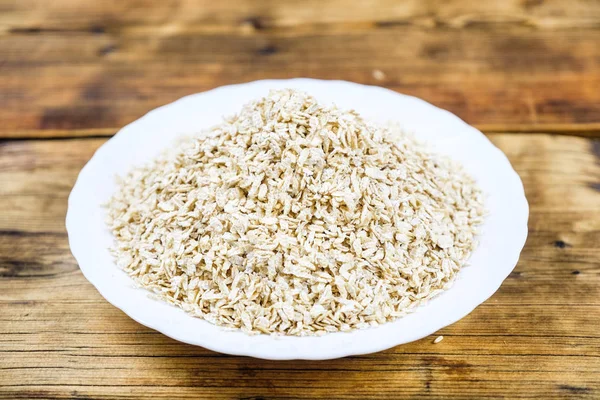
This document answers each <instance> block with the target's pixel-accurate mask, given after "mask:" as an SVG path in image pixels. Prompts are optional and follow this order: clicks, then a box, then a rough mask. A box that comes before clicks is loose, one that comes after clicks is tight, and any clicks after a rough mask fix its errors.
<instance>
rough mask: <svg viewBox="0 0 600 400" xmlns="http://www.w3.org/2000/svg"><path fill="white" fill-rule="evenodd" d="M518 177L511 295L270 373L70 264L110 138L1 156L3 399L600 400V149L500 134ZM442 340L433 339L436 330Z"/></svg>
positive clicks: (265, 364)
mask: <svg viewBox="0 0 600 400" xmlns="http://www.w3.org/2000/svg"><path fill="white" fill-rule="evenodd" d="M490 138H491V139H492V141H493V142H494V143H495V144H496V145H498V146H499V147H500V148H501V149H502V150H503V151H504V152H505V153H506V154H507V156H508V157H509V158H510V160H511V162H512V163H513V165H514V166H515V168H516V169H517V171H518V172H519V174H520V176H521V177H522V178H523V181H524V184H525V188H526V192H527V193H526V194H527V197H528V199H529V201H530V203H531V218H530V222H529V227H530V237H529V239H528V241H527V245H526V247H525V249H524V251H523V254H522V256H521V259H520V261H519V264H518V266H517V268H516V269H515V271H514V272H513V273H512V274H511V275H510V277H509V278H508V279H507V280H506V281H505V282H504V284H503V285H502V287H501V289H500V290H499V291H498V292H497V293H496V294H495V295H494V296H493V297H492V298H491V299H490V300H488V301H487V302H486V303H484V304H483V305H481V306H480V307H478V308H477V309H476V310H475V311H474V312H473V313H472V314H471V315H469V316H468V317H466V318H465V319H463V320H461V321H460V322H458V323H456V324H454V325H452V326H450V327H448V328H445V329H443V330H442V331H440V332H439V334H442V335H444V337H445V339H444V340H443V341H442V342H441V343H439V344H432V340H433V338H434V337H435V335H434V336H432V337H429V338H426V339H423V340H420V341H418V342H415V343H411V344H408V345H404V346H399V347H396V348H394V349H390V350H388V351H385V352H382V353H377V354H372V355H367V356H359V357H349V358H344V359H340V360H332V361H322V362H307V361H289V362H273V361H261V360H254V359H250V358H243V357H231V356H225V355H220V354H216V353H213V352H210V351H208V350H204V349H202V348H199V347H194V346H189V345H185V344H181V343H178V342H175V341H173V340H171V339H169V338H167V337H165V336H162V335H161V334H159V333H156V332H153V331H151V330H150V329H147V328H145V327H143V326H141V325H139V324H137V323H136V322H134V321H132V320H131V319H129V318H128V317H127V316H125V315H124V314H123V313H122V312H120V311H119V310H117V309H116V308H114V307H112V306H111V305H110V304H108V303H107V302H106V301H105V300H103V299H102V298H101V297H100V295H99V294H98V293H97V292H96V291H95V289H94V288H93V287H92V286H91V285H90V284H89V283H88V282H87V281H86V280H85V279H84V278H83V276H82V275H81V273H80V272H79V270H78V267H77V264H76V262H75V260H74V259H73V258H72V256H71V255H70V253H69V249H68V244H67V237H66V233H65V229H64V223H63V220H64V216H65V211H66V200H67V196H68V194H69V191H70V188H71V186H72V184H73V182H74V180H75V178H76V175H77V173H78V171H79V169H80V168H81V167H82V166H83V164H84V163H85V162H86V161H87V160H88V159H89V158H90V157H91V155H92V154H93V152H94V151H95V150H96V149H97V148H98V147H99V146H100V145H101V144H102V143H103V142H104V141H105V139H93V138H91V139H66V140H50V141H48V140H26V141H7V142H5V143H4V144H3V145H2V147H0V160H1V163H0V209H2V210H5V212H3V213H2V214H1V215H0V277H1V278H0V320H1V321H2V322H1V323H0V369H2V372H1V373H0V397H6V398H15V397H22V398H31V397H36V396H40V397H52V398H54V397H56V398H86V396H88V397H91V398H97V397H110V398H123V397H137V396H139V395H142V394H144V395H148V396H149V395H152V396H155V397H157V398H173V396H176V397H180V396H181V397H190V398H197V397H198V396H200V397H206V398H217V397H222V398H341V397H346V398H364V397H369V398H390V397H413V398H421V397H422V396H425V395H432V396H433V397H439V398H450V397H465V396H472V397H476V398H481V397H485V396H489V397H502V396H505V397H509V398H514V397H534V396H539V397H540V398H565V397H569V396H572V397H582V398H598V396H600V379H599V376H600V375H599V374H600V329H599V328H600V322H599V321H600V251H599V250H598V245H599V243H600V208H599V207H598V205H599V204H600V194H599V193H598V185H599V184H600V166H599V165H598V154H597V153H598V150H599V148H600V142H599V141H598V140H593V139H587V138H580V137H570V136H552V135H545V134H531V135H526V134H519V135H515V134H492V135H490ZM436 335H437V334H436Z"/></svg>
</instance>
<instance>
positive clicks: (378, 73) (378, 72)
mask: <svg viewBox="0 0 600 400" xmlns="http://www.w3.org/2000/svg"><path fill="white" fill-rule="evenodd" d="M373 78H375V79H376V80H378V81H382V80H384V79H385V73H384V72H383V71H382V70H380V69H374V70H373Z"/></svg>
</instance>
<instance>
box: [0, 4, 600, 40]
mask: <svg viewBox="0 0 600 400" xmlns="http://www.w3.org/2000/svg"><path fill="white" fill-rule="evenodd" d="M0 4H2V11H3V13H2V14H0V31H5V32H7V31H13V32H15V31H16V32H25V33H36V32H39V31H44V30H47V31H57V30H60V31H69V30H70V31H77V30H88V31H91V32H94V33H101V32H103V31H105V30H116V29H123V28H124V27H125V28H127V27H139V26H142V27H153V28H155V27H158V28H162V30H163V31H165V30H171V31H172V30H176V29H181V27H182V26H183V27H184V28H189V27H190V26H194V28H196V30H204V31H215V30H217V31H225V30H233V29H235V28H236V27H237V28H238V29H239V27H240V25H242V26H243V25H244V24H248V25H250V26H249V27H250V28H253V29H258V30H260V29H273V28H278V27H279V28H290V27H298V26H302V25H318V26H323V25H326V26H331V25H336V24H348V25H349V24H369V23H372V22H377V23H379V24H380V25H384V26H386V25H392V24H397V25H400V24H404V25H409V24H414V25H418V26H425V27H429V26H433V25H436V24H439V25H448V26H451V27H455V28H460V27H464V26H469V25H475V24H485V23H495V24H498V23H521V24H526V25H528V26H532V27H536V28H541V29H544V28H546V29H556V28H563V29H564V28H581V27H586V26H597V25H598V19H599V18H600V6H599V5H598V4H597V3H595V2H589V1H584V0H573V1H570V2H569V3H568V6H567V5H566V4H565V2H564V1H561V0H546V1H510V2H506V1H486V2H473V1H469V0H458V1H453V2H444V1H438V0H408V1H403V2H397V1H393V0H374V1H369V2H356V3H354V4H352V7H348V4H347V3H346V2H345V1H344V0H332V1H327V2H323V1H319V0H305V1H303V2H295V1H278V0H268V1H261V2H252V1H238V2H214V1H210V0H200V1H194V2H181V1H162V2H156V1H152V0H141V1H140V0H138V1H136V2H135V3H134V4H131V3H129V2H123V1H119V0H105V1H102V2H91V1H85V2H82V1H77V0H57V1H53V2H52V4H46V3H43V2H39V1H35V0H20V1H18V2H8V3H6V1H5V2H3V3H0Z"/></svg>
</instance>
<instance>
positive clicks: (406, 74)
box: [0, 0, 600, 138]
mask: <svg viewBox="0 0 600 400" xmlns="http://www.w3.org/2000/svg"><path fill="white" fill-rule="evenodd" d="M480 3H481V4H480ZM344 4H345V3H344V2H343V1H341V0H335V1H331V2H322V1H316V0H311V1H308V2H291V1H289V2H288V1H285V2H279V1H268V2H252V1H243V2H214V1H207V0H206V1H200V2H195V1H161V2H155V1H150V0H143V1H136V2H124V1H116V0H110V1H102V2H92V1H75V0H60V1H54V2H52V4H51V5H50V4H48V3H47V2H39V1H33V0H23V1H18V2H9V1H7V0H0V10H2V12H1V13H0V60H2V64H1V66H0V120H1V121H2V124H1V125H0V137H5V138H7V137H11V138H23V137H33V136H39V137H56V136H73V135H93V136H96V135H98V134H101V135H110V134H112V133H113V132H115V131H116V130H117V129H118V128H119V127H121V126H123V125H124V124H126V123H128V122H130V121H132V120H134V119H136V118H138V117H140V116H141V115H143V114H144V113H145V112H147V111H148V110H150V109H152V108H155V107H157V106H159V105H162V104H165V103H168V102H171V101H173V100H175V99H177V98H179V97H181V96H184V95H187V94H191V93H195V92H199V91H204V90H207V89H211V88H214V87H216V86H220V85H224V84H231V83H239V82H246V81H250V80H255V79H262V78H291V77H298V76H306V77H314V78H322V79H346V80H352V81H356V82H360V83H366V84H374V85H381V86H385V87H388V88H390V89H393V90H396V91H399V92H403V93H407V94H412V95H416V96H419V97H421V98H424V99H425V100H428V101H430V102H432V103H434V104H436V105H438V106H441V107H443V108H447V109H449V110H450V111H453V112H455V113H456V114H458V115H459V116H461V117H462V118H463V119H465V120H466V121H467V122H469V123H472V124H475V125H476V126H478V127H479V128H481V129H483V130H485V131H488V132H490V131H523V130H535V131H538V132H539V131H546V132H548V131H557V130H561V131H564V132H575V133H579V134H581V133H583V134H585V135H586V136H598V135H600V122H599V121H600V90H598V88H600V46H598V41H599V40H600V5H598V4H599V3H597V2H589V1H572V2H568V6H567V3H566V2H564V1H557V0H554V1H537V0H535V1H532V0H524V1H509V2H504V1H493V2H473V1H466V0H462V1H455V2H451V3H448V2H443V1H435V0H428V1H419V0H411V1H407V2H395V1H390V0H380V1H374V2H364V3H359V2H356V3H354V5H353V6H352V7H348V6H347V5H346V6H344ZM375 70H379V71H381V72H383V75H378V74H374V73H373V71H375ZM580 124H582V125H580Z"/></svg>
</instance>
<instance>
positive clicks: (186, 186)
mask: <svg viewBox="0 0 600 400" xmlns="http://www.w3.org/2000/svg"><path fill="white" fill-rule="evenodd" d="M482 216H483V196H482V193H481V191H480V190H479V189H478V187H477V185H476V184H475V182H474V181H473V179H472V178H471V177H470V176H469V175H468V174H466V173H465V172H464V171H463V169H462V167H461V166H460V165H458V164H456V163H454V162H452V161H451V160H449V159H447V158H445V157H441V156H439V155H436V154H435V153H432V152H430V151H429V150H428V149H427V148H425V147H424V146H423V145H421V144H419V143H417V142H416V141H415V140H414V139H413V138H412V137H411V136H410V135H407V134H405V133H403V132H401V131H400V130H399V129H397V128H387V127H386V128H384V127H381V126H378V125H374V124H371V123H369V122H367V121H365V120H363V119H362V118H361V117H360V115H359V114H358V113H356V112H355V111H346V110H340V109H337V108H335V107H329V106H324V105H321V104H319V103H317V101H316V100H315V99H314V98H313V97H311V96H309V95H308V94H306V93H303V92H299V91H294V90H277V91H272V92H271V93H269V95H268V96H266V97H264V98H261V99H258V100H256V101H253V102H250V103H248V104H246V105H245V106H244V107H243V108H242V109H241V110H240V112H239V113H238V114H236V115H234V116H232V117H228V118H226V119H225V120H224V121H223V122H222V123H221V124H219V125H217V126H215V127H213V128H212V129H210V130H209V131H208V132H203V133H201V134H199V135H197V136H194V137H190V138H188V139H186V140H184V141H182V142H180V143H178V144H177V145H176V146H175V147H174V148H172V149H170V151H168V152H165V153H164V154H163V155H161V156H160V157H158V158H157V159H155V160H153V161H152V162H150V163H148V164H146V165H144V166H140V167H138V168H135V169H134V170H132V171H131V172H130V173H129V174H127V175H126V176H125V177H122V178H121V179H120V180H119V182H118V189H117V191H116V192H115V194H114V196H113V197H112V199H111V200H110V202H109V204H108V224H109V227H110V230H111V231H112V233H113V235H114V238H115V243H114V247H113V249H112V252H113V254H114V256H115V258H116V262H117V264H118V265H119V266H120V267H121V268H123V269H124V270H125V271H126V272H127V273H128V274H129V275H130V276H131V277H132V278H133V279H134V280H135V281H136V282H137V283H139V284H140V285H141V286H142V287H144V288H146V289H148V290H150V291H152V292H153V293H154V294H155V295H157V296H158V297H159V298H161V299H163V300H165V301H167V302H169V303H171V304H174V305H176V306H179V307H181V308H182V309H183V310H185V311H186V312H188V313H190V314H191V315H194V316H197V317H200V318H204V319H205V320H207V321H209V322H211V323H214V324H218V325H221V326H225V327H230V328H239V329H242V330H244V331H245V332H248V333H266V334H285V335H320V334H324V333H327V332H336V331H349V330H353V329H359V328H367V327H371V326H377V325H379V324H383V323H385V322H387V321H391V320H394V319H396V318H398V317H401V316H402V315H404V314H406V313H407V312H410V311H411V310H412V309H414V308H415V307H416V306H417V305H419V304H420V303H421V302H423V301H426V300H428V299H430V298H432V297H433V296H435V295H437V294H438V293H440V292H441V291H443V290H444V289H446V288H448V287H449V285H450V284H451V283H452V282H453V279H454V277H455V276H456V273H457V272H458V271H459V270H460V268H461V267H462V266H463V265H464V264H465V262H466V260H467V259H468V257H469V255H470V254H471V252H472V251H473V249H474V247H475V243H476V241H475V236H476V234H477V225H478V224H480V223H481V222H482V218H483V217H482ZM436 340H437V339H436Z"/></svg>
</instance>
